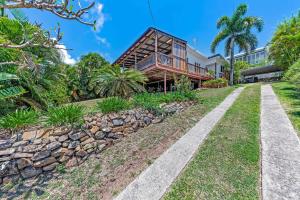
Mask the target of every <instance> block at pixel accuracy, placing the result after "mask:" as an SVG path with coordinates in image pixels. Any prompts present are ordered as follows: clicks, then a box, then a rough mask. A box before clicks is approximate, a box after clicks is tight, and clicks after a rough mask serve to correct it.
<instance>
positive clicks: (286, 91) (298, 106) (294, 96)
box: [272, 82, 300, 134]
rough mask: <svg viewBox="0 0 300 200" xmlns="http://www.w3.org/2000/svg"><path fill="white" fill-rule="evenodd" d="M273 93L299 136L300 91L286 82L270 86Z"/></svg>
mask: <svg viewBox="0 0 300 200" xmlns="http://www.w3.org/2000/svg"><path fill="white" fill-rule="evenodd" d="M272 86H273V89H274V92H275V93H276V95H277V96H278V97H279V100H280V102H281V104H282V105H283V107H284V109H285V111H286V112H287V114H288V116H289V118H290V120H291V121H292V123H293V125H294V127H295V129H296V130H297V132H298V134H300V91H299V90H298V91H297V89H296V86H295V85H293V84H291V83H288V82H277V83H273V84H272Z"/></svg>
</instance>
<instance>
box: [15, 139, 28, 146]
mask: <svg viewBox="0 0 300 200" xmlns="http://www.w3.org/2000/svg"><path fill="white" fill-rule="evenodd" d="M26 144H28V141H23V140H22V141H19V142H15V143H14V144H13V145H12V146H13V147H19V146H24V145H26Z"/></svg>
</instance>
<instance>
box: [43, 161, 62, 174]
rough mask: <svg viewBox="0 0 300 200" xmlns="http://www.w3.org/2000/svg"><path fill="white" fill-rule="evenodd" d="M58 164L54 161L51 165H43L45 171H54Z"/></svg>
mask: <svg viewBox="0 0 300 200" xmlns="http://www.w3.org/2000/svg"><path fill="white" fill-rule="evenodd" d="M57 165H59V163H58V162H55V163H52V164H51V165H48V166H45V167H43V171H45V172H47V171H52V170H54V169H55V168H56V166H57Z"/></svg>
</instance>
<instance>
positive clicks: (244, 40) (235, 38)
mask: <svg viewBox="0 0 300 200" xmlns="http://www.w3.org/2000/svg"><path fill="white" fill-rule="evenodd" d="M247 9H248V6H247V5H246V4H241V5H239V6H238V8H237V9H236V10H235V11H234V13H233V15H232V16H231V17H228V16H223V17H221V18H220V19H219V20H218V22H217V28H218V29H220V32H219V33H218V35H217V36H216V37H215V39H214V40H213V42H212V44H211V51H212V52H213V53H215V51H216V48H217V46H218V45H219V44H220V43H221V41H223V40H225V56H228V55H230V57H231V59H230V85H232V84H233V79H234V77H233V74H234V59H233V57H234V52H235V51H234V47H235V46H236V45H237V46H238V48H239V51H240V52H241V51H246V52H249V51H250V50H252V49H255V48H256V46H257V43H258V42H257V38H256V36H255V35H254V34H253V33H252V32H251V30H252V28H256V29H257V31H259V32H260V31H262V28H263V21H262V19H260V18H258V17H253V16H246V17H245V15H246V13H247Z"/></svg>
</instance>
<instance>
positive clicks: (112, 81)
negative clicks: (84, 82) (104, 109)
mask: <svg viewBox="0 0 300 200" xmlns="http://www.w3.org/2000/svg"><path fill="white" fill-rule="evenodd" d="M146 81H147V78H146V76H145V75H144V74H143V73H142V72H140V71H138V70H134V69H127V70H123V69H122V68H121V67H119V66H107V67H104V68H103V69H102V70H101V71H100V73H99V74H98V75H96V76H95V77H94V78H93V84H92V85H94V86H95V88H96V93H97V94H99V95H100V96H119V97H123V98H128V97H130V96H131V95H133V94H134V93H136V92H144V91H145V88H144V86H143V84H145V83H146Z"/></svg>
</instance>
